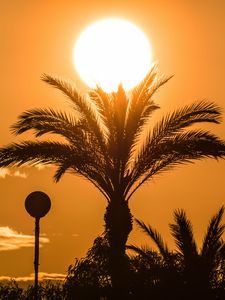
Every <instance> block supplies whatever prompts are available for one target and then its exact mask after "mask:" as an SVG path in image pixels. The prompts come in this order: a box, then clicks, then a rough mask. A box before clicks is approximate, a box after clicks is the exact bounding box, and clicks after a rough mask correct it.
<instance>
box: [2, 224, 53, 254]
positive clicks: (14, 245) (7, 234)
mask: <svg viewBox="0 0 225 300" xmlns="http://www.w3.org/2000/svg"><path fill="white" fill-rule="evenodd" d="M39 241H40V247H42V245H43V244H46V243H49V239H48V238H47V237H43V236H41V237H40V239H39ZM33 246H34V236H33V235H27V234H22V233H19V232H17V231H16V230H14V229H12V228H10V227H8V226H2V227H0V251H10V250H18V249H21V248H30V247H33Z"/></svg>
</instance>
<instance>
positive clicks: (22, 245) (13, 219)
mask: <svg viewBox="0 0 225 300" xmlns="http://www.w3.org/2000/svg"><path fill="white" fill-rule="evenodd" d="M224 12H225V2H224V1H223V0H215V1H213V0H209V1H205V0H197V1H196V0H184V1H182V0H177V1H173V0H171V1H170V0H164V1H160V0H157V1H156V0H153V1H150V0H148V1H138V0H129V1H123V0H120V1H117V0H114V1H112V2H110V1H105V0H104V1H97V0H96V1H95V0H90V1H88V0H86V1H80V0H78V1H72V0H71V1H69V0H65V1H58V0H48V1H44V0H39V1H38V0H33V1H28V0H8V1H0V14H1V16H0V30H1V46H0V51H1V75H0V76H1V91H0V93H1V135H0V137H1V139H0V146H3V145H6V144H8V143H10V142H15V141H18V140H22V139H27V138H29V137H30V136H31V135H30V134H24V135H21V136H19V137H14V136H13V135H12V134H11V133H10V125H12V124H13V123H14V122H15V121H16V118H17V116H18V115H19V114H20V113H21V112H23V111H25V110H28V109H31V108H38V107H53V108H58V109H63V107H65V105H66V103H65V98H64V97H63V96H62V94H60V92H57V91H56V90H54V89H53V88H51V87H49V86H47V85H46V84H45V83H44V82H42V81H41V80H40V77H41V75H42V74H43V73H47V74H51V75H57V76H61V77H63V78H68V79H71V80H73V81H74V82H75V84H76V87H77V88H78V89H79V90H80V91H81V93H85V92H86V91H87V86H86V85H85V84H84V83H83V82H82V81H81V80H80V79H79V76H78V74H77V72H76V70H75V68H74V65H73V48H74V44H75V41H76V39H77V38H78V36H79V34H80V32H81V31H82V30H83V29H84V28H85V27H86V26H88V25H89V24H91V23H93V22H95V21H97V20H99V19H103V18H107V17H119V18H124V19H125V20H128V21H130V22H133V23H134V24H136V25H137V26H139V28H141V29H142V30H143V32H144V33H145V34H146V36H147V37H148V38H149V40H150V43H151V45H152V50H153V61H154V62H157V63H158V68H159V72H160V73H161V74H165V75H174V77H173V78H172V79H171V80H170V81H169V82H168V83H167V84H166V85H165V86H163V87H162V88H161V89H160V91H159V92H158V93H157V95H156V96H155V101H156V102H157V103H158V104H159V105H160V106H161V110H160V111H159V112H156V113H155V116H154V119H157V117H158V116H159V115H161V114H162V113H166V112H169V111H172V110H174V109H175V108H177V107H181V106H183V105H185V104H189V103H193V102H194V101H198V100H210V101H214V102H215V103H217V104H218V105H219V106H220V107H221V108H222V109H223V119H224V120H223V122H222V124H220V125H210V126H209V125H207V126H206V125H204V124H203V125H201V127H202V128H206V129H208V130H211V131H212V132H214V133H216V134H217V135H218V136H220V137H221V138H223V139H225V76H224V70H225V18H224V16H225V15H224ZM130 72H132V70H130ZM53 175H54V168H53V167H46V168H43V169H41V168H40V169H38V168H36V167H32V168H20V169H18V168H14V169H4V170H0V192H1V209H0V266H1V268H0V276H16V277H27V276H30V274H31V273H33V245H32V235H33V233H34V231H33V230H34V220H33V219H32V218H31V217H30V216H29V215H28V214H27V212H26V211H25V208H24V201H25V198H26V196H27V195H28V194H29V193H31V192H33V191H35V190H40V191H44V192H45V193H47V194H48V195H49V197H50V198H51V201H52V208H51V210H50V212H49V213H48V215H47V216H46V217H44V218H43V219H42V220H41V233H42V237H41V246H42V247H41V250H40V271H41V272H42V273H43V274H44V273H47V274H49V276H52V277H54V276H58V275H60V274H66V271H67V268H68V266H69V265H70V264H72V263H73V262H74V259H75V257H82V256H84V255H85V253H86V252H87V250H88V248H90V247H91V245H92V243H93V240H94V238H96V237H97V236H98V235H100V234H101V233H102V232H103V230H104V221H103V215H104V210H105V207H106V201H105V199H104V198H103V196H101V195H100V194H99V192H98V191H97V190H96V189H95V188H94V187H93V186H92V185H91V184H90V183H89V182H87V181H85V180H82V179H81V178H77V177H76V176H74V175H68V174H66V175H65V176H64V177H63V178H62V180H61V181H60V182H59V183H57V184H55V183H54V182H53V179H52V177H53ZM224 179H225V161H222V160H220V161H215V160H209V159H208V160H204V161H201V162H195V164H192V165H185V166H180V167H178V168H177V169H175V170H173V171H170V172H167V173H164V174H163V175H160V176H159V177H157V178H154V179H153V180H152V181H150V182H149V183H148V184H146V185H145V186H143V187H142V188H141V189H140V190H139V191H138V192H137V193H136V194H135V195H134V196H133V198H132V199H131V202H130V207H131V210H132V213H133V215H134V216H135V217H136V218H139V219H141V220H143V221H145V222H147V223H150V224H151V225H152V226H155V227H156V228H157V229H158V230H159V231H160V232H161V233H162V235H163V236H164V237H165V239H166V240H167V241H168V242H169V243H170V242H171V240H170V236H169V229H168V223H170V222H171V221H172V212H173V211H174V209H177V208H184V209H185V210H186V212H187V214H188V216H189V217H190V218H191V220H192V222H193V226H194V231H195V235H196V238H197V240H198V241H199V242H200V241H201V238H202V235H203V234H204V231H205V229H206V226H207V223H208V220H209V218H210V216H212V214H214V213H215V212H216V210H217V209H218V208H219V207H220V206H221V205H222V204H223V203H224V202H225V181H224ZM134 241H135V243H136V244H138V245H140V244H144V243H145V241H146V239H145V236H143V234H142V233H140V232H139V231H138V229H136V228H135V227H134V230H133V232H132V234H131V235H130V240H129V242H134ZM171 247H173V244H172V243H171ZM0 278H1V277H0ZM4 278H5V277H4Z"/></svg>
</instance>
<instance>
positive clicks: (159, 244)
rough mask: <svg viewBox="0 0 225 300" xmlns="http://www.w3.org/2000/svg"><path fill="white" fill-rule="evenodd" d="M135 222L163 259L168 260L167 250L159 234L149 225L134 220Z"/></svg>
mask: <svg viewBox="0 0 225 300" xmlns="http://www.w3.org/2000/svg"><path fill="white" fill-rule="evenodd" d="M135 222H136V223H137V224H138V226H139V227H140V228H141V230H142V231H143V232H144V233H146V234H147V235H148V237H150V239H151V240H152V241H153V242H154V243H155V244H156V246H157V248H158V250H159V252H160V253H161V255H162V256H163V257H164V259H166V260H167V259H168V258H169V250H168V247H167V245H166V243H165V242H164V241H163V238H162V236H161V234H160V233H159V232H158V231H157V230H156V229H153V228H152V227H151V226H150V225H146V224H145V223H144V222H143V221H141V220H138V219H135Z"/></svg>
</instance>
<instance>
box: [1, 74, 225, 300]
mask: <svg viewBox="0 0 225 300" xmlns="http://www.w3.org/2000/svg"><path fill="white" fill-rule="evenodd" d="M42 79H43V81H45V82H46V83H48V84H50V85H51V86H53V87H55V88H57V89H59V90H60V91H61V92H62V93H63V94H64V95H65V96H66V97H67V100H68V101H69V104H70V108H71V113H70V114H69V113H66V112H61V111H56V110H54V109H51V108H46V109H32V110H29V111H26V112H24V113H23V114H21V115H20V116H19V119H18V121H17V123H15V124H14V125H13V126H12V131H13V133H14V134H21V133H23V132H26V131H29V130H33V131H34V134H35V136H36V137H39V136H42V135H44V134H49V133H53V134H57V135H59V136H62V137H63V138H64V139H65V142H58V141H38V140H35V141H24V142H21V143H13V144H10V145H8V146H6V147H3V148H2V149H0V167H6V166H21V165H35V164H53V165H56V166H57V167H58V168H57V170H56V173H55V175H54V179H55V181H56V182H57V181H59V180H60V178H61V176H62V175H63V174H64V173H65V172H72V173H74V174H76V175H81V176H83V177H85V178H86V179H88V180H89V181H90V182H92V183H93V184H94V186H95V187H96V188H97V189H98V190H99V191H100V192H101V193H102V194H103V195H104V197H105V198H106V200H107V209H106V213H105V217H104V219H105V231H106V232H107V235H108V238H109V244H110V248H111V262H112V264H111V268H112V269H111V273H112V284H113V286H114V287H117V286H119V287H120V286H121V282H122V278H123V279H124V278H125V274H124V273H123V272H122V271H121V270H122V269H125V265H126V260H125V259H124V257H125V244H126V241H127V238H128V235H129V233H130V231H131V230H132V215H131V212H130V209H129V199H130V198H131V196H132V195H133V194H134V192H135V191H136V190H137V189H138V188H139V187H140V186H141V185H142V184H143V183H144V182H146V181H148V180H149V179H151V178H152V177H153V176H154V175H155V174H158V173H161V172H163V171H166V170H168V169H170V168H172V167H174V166H176V165H177V164H181V163H182V164H183V163H188V162H191V161H192V160H195V159H201V158H205V157H212V158H220V157H223V156H224V155H225V143H224V142H223V141H222V140H220V139H219V138H217V137H216V136H215V135H213V134H211V133H209V132H206V131H202V130H196V129H195V130H189V131H185V129H186V128H187V127H188V126H190V125H192V124H195V123H201V122H212V123H219V122H220V116H221V111H220V108H219V107H217V106H216V105H215V104H214V103H207V102H204V101H203V102H199V103H194V104H192V105H188V106H185V107H184V108H182V109H177V110H176V111H174V112H172V113H171V114H168V115H166V116H165V117H163V118H162V119H161V121H159V122H158V123H157V124H155V126H152V128H151V130H149V131H148V133H147V135H146V137H145V139H144V141H143V134H144V133H145V132H146V125H149V124H150V118H151V115H152V114H153V112H155V111H156V110H157V109H158V108H159V106H158V105H157V104H155V102H154V101H153V96H154V94H155V93H156V91H157V90H158V88H159V87H160V86H162V85H163V84H165V83H166V82H167V81H168V80H169V78H157V72H156V71H155V69H152V70H151V71H150V72H149V74H147V76H146V77H145V79H144V80H143V81H142V82H141V83H140V84H139V85H138V86H137V87H136V88H134V89H133V90H132V92H131V93H130V94H127V93H126V92H125V91H124V89H123V87H122V85H120V86H119V87H118V90H117V92H112V93H109V94H108V93H105V92H104V91H103V90H102V89H101V88H100V87H99V86H97V87H96V88H95V89H91V90H90V91H89V93H88V94H87V95H84V96H81V95H80V94H79V93H78V92H77V90H76V89H75V88H74V87H73V85H72V84H70V83H68V82H67V81H65V80H62V79H59V78H56V77H53V76H49V75H43V77H42ZM123 266H124V268H123ZM117 299H118V298H117Z"/></svg>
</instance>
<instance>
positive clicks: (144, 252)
mask: <svg viewBox="0 0 225 300" xmlns="http://www.w3.org/2000/svg"><path fill="white" fill-rule="evenodd" d="M126 249H128V250H132V251H134V252H136V253H137V254H138V255H141V256H142V257H143V258H145V259H149V256H150V255H149V253H152V252H153V250H152V249H151V248H149V246H147V245H146V246H136V245H134V244H130V245H127V246H126Z"/></svg>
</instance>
